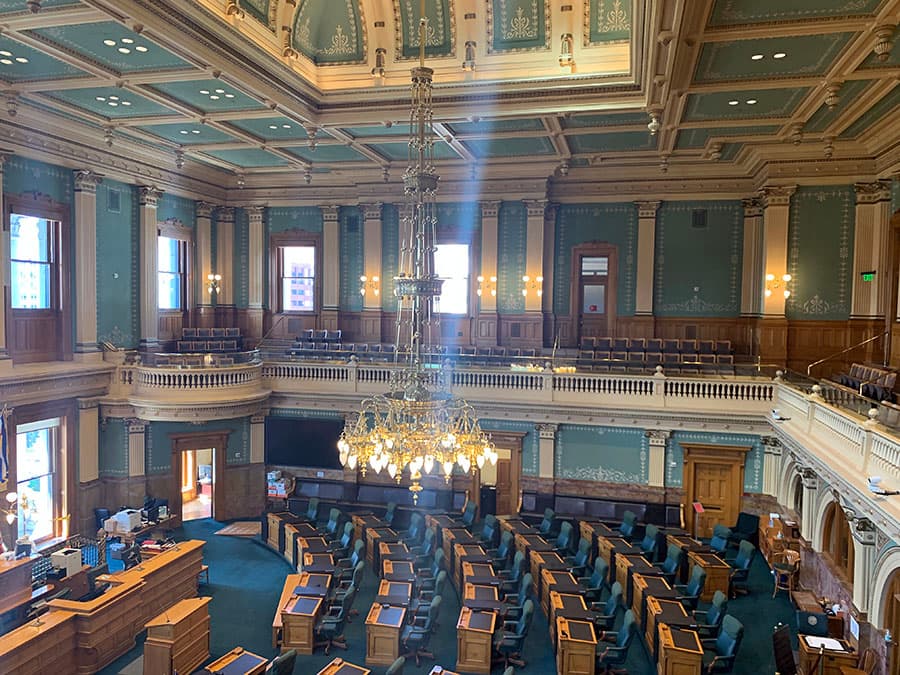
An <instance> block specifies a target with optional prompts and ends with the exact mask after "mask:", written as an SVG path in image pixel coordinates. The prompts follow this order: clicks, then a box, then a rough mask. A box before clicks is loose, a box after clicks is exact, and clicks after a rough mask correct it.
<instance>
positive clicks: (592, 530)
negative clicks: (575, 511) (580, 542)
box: [578, 520, 622, 544]
mask: <svg viewBox="0 0 900 675" xmlns="http://www.w3.org/2000/svg"><path fill="white" fill-rule="evenodd" d="M578 532H579V534H580V535H581V538H582V539H587V540H588V541H590V542H592V543H594V544H596V543H597V537H606V538H607V539H609V538H611V537H621V536H622V533H621V532H619V531H618V530H614V529H613V528H611V527H610V526H609V525H607V524H606V523H601V522H600V521H599V520H582V521H581V522H580V523H578Z"/></svg>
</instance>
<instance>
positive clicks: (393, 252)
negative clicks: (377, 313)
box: [381, 204, 400, 312]
mask: <svg viewBox="0 0 900 675" xmlns="http://www.w3.org/2000/svg"><path fill="white" fill-rule="evenodd" d="M399 271H400V211H399V209H398V208H397V207H396V206H395V205H394V204H385V205H384V206H382V207H381V309H382V310H384V311H385V312H394V311H396V310H397V298H395V297H394V277H395V276H397V273H398V272H399Z"/></svg>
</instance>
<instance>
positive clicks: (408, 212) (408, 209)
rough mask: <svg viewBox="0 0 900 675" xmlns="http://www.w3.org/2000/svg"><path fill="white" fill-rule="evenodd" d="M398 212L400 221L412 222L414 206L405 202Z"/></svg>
mask: <svg viewBox="0 0 900 675" xmlns="http://www.w3.org/2000/svg"><path fill="white" fill-rule="evenodd" d="M398 212H399V214H400V220H411V219H412V213H413V207H412V204H410V203H409V202H403V203H402V204H400V208H399V209H398Z"/></svg>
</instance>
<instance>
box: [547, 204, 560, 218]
mask: <svg viewBox="0 0 900 675" xmlns="http://www.w3.org/2000/svg"><path fill="white" fill-rule="evenodd" d="M560 206H561V205H560V203H559V202H547V208H546V209H544V222H547V221H555V220H556V212H557V211H559V207H560Z"/></svg>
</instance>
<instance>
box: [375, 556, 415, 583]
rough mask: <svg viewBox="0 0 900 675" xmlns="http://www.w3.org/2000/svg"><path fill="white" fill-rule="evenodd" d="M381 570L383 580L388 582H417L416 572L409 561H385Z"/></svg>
mask: <svg viewBox="0 0 900 675" xmlns="http://www.w3.org/2000/svg"><path fill="white" fill-rule="evenodd" d="M381 568H382V574H381V576H382V578H384V579H387V580H388V581H408V582H409V583H415V581H416V570H415V568H414V567H413V564H412V563H411V562H409V561H408V560H385V561H383V562H382V563H381Z"/></svg>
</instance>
